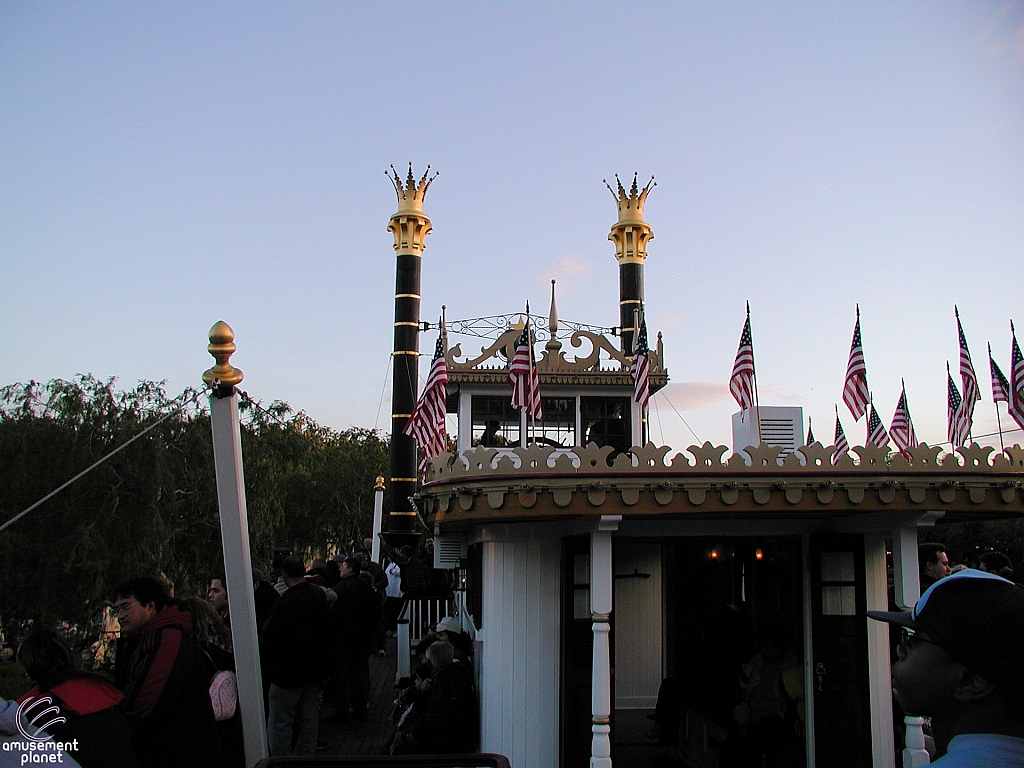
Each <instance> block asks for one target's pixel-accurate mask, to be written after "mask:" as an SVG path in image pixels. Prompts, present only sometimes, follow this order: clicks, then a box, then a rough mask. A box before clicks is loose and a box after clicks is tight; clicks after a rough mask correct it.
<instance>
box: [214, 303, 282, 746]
mask: <svg viewBox="0 0 1024 768" xmlns="http://www.w3.org/2000/svg"><path fill="white" fill-rule="evenodd" d="M234 339H235V333H234V331H232V330H231V326H229V325H228V324H227V323H225V322H224V321H223V320H221V321H219V322H218V323H217V324H216V325H214V326H213V328H211V329H210V346H209V347H208V349H209V351H210V354H211V355H213V358H214V360H216V361H217V364H216V365H215V366H213V368H211V369H210V370H208V371H207V372H206V373H204V374H203V381H204V382H206V383H207V384H208V385H209V386H210V388H211V393H210V424H211V425H212V427H213V461H214V467H215V469H216V473H217V503H218V505H219V507H220V533H221V541H222V546H223V548H224V573H225V576H226V578H227V587H228V612H229V615H230V617H231V638H232V642H233V644H234V649H235V675H236V677H237V681H238V705H239V707H241V711H242V741H243V746H244V748H245V764H246V765H247V766H254V765H256V763H257V762H259V761H260V760H263V759H264V758H266V757H267V756H268V755H267V728H266V717H265V716H264V712H263V683H262V674H261V671H260V653H259V645H258V638H257V632H256V611H255V600H254V597H253V581H252V559H251V557H250V555H249V519H248V514H247V512H246V506H245V477H244V474H243V472H242V437H241V424H240V422H239V417H238V393H237V391H236V390H235V385H236V384H239V383H241V381H242V372H241V371H240V370H239V369H238V368H234V367H232V365H231V363H230V362H229V360H230V358H231V355H232V354H234V352H235V344H234Z"/></svg>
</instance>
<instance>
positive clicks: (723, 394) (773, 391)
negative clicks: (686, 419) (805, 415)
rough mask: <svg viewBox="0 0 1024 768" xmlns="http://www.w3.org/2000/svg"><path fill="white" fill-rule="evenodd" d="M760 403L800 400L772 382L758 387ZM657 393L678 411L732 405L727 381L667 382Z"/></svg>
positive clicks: (734, 403)
mask: <svg viewBox="0 0 1024 768" xmlns="http://www.w3.org/2000/svg"><path fill="white" fill-rule="evenodd" d="M759 389H760V394H761V403H762V405H767V404H768V403H766V402H765V400H766V398H772V399H773V400H775V401H776V403H773V404H777V401H780V400H781V401H784V402H795V403H800V402H802V396H801V395H799V394H788V393H787V390H785V389H783V388H782V387H779V386H777V385H773V384H765V385H762V386H761V387H759ZM658 394H659V395H660V396H662V397H666V398H668V400H669V401H670V402H671V403H672V405H674V406H675V407H676V408H677V409H678V410H680V411H699V410H701V409H702V408H710V407H712V406H715V405H721V404H722V403H729V404H731V405H733V406H735V405H736V401H735V400H733V397H732V393H731V392H730V391H729V382H727V381H677V382H673V383H671V384H668V385H667V386H665V387H664V388H663V389H660V390H658Z"/></svg>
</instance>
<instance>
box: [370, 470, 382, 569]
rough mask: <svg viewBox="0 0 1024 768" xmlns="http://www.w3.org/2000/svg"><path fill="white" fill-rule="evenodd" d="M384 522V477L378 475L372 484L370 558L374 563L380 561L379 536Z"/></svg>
mask: <svg viewBox="0 0 1024 768" xmlns="http://www.w3.org/2000/svg"><path fill="white" fill-rule="evenodd" d="M383 524H384V478H383V477H380V476H378V477H377V480H376V484H375V485H374V486H373V550H372V551H371V554H370V559H371V560H373V562H375V563H379V562H380V536H378V535H377V534H378V533H380V532H381V530H382V528H381V526H382V525H383Z"/></svg>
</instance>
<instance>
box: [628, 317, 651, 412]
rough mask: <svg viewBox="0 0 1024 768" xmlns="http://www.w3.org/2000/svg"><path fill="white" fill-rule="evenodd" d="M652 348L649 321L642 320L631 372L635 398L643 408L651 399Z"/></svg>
mask: <svg viewBox="0 0 1024 768" xmlns="http://www.w3.org/2000/svg"><path fill="white" fill-rule="evenodd" d="M650 353H651V350H650V349H649V348H648V346H647V321H646V320H641V321H640V333H638V334H637V337H636V350H634V352H633V364H632V366H630V369H629V374H630V376H632V377H633V400H635V401H636V402H638V403H640V407H641V408H646V407H647V401H648V400H650V399H651V381H650V375H651V360H650Z"/></svg>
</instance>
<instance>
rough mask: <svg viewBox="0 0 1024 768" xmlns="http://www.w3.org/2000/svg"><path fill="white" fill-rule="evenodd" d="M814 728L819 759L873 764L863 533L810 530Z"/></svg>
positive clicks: (838, 766)
mask: <svg viewBox="0 0 1024 768" xmlns="http://www.w3.org/2000/svg"><path fill="white" fill-rule="evenodd" d="M809 567H810V571H811V617H812V618H811V628H812V631H813V645H814V648H813V655H812V657H811V660H812V662H813V665H814V683H813V684H814V734H815V756H816V759H817V762H818V765H827V766H829V768H854V766H865V768H866V767H867V766H870V765H871V723H870V720H869V717H870V711H871V709H870V702H869V700H868V697H869V691H868V630H867V619H866V618H865V612H866V611H867V597H866V595H865V586H864V536H863V534H859V533H848V534H814V535H812V536H811V552H810V564H809Z"/></svg>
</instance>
